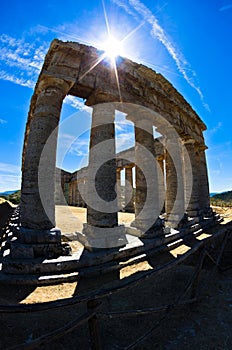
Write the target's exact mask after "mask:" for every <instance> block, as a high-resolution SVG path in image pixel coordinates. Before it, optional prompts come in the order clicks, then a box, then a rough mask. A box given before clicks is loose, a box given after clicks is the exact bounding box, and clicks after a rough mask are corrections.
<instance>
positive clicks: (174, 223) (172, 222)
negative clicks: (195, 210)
mask: <svg viewBox="0 0 232 350" xmlns="http://www.w3.org/2000/svg"><path fill="white" fill-rule="evenodd" d="M191 221H192V220H191V219H190V218H189V216H188V214H187V213H184V215H183V216H182V217H180V215H178V214H176V215H175V214H171V215H168V216H167V218H166V220H165V222H166V227H170V228H174V229H182V228H184V227H187V226H189V225H190V224H191Z"/></svg>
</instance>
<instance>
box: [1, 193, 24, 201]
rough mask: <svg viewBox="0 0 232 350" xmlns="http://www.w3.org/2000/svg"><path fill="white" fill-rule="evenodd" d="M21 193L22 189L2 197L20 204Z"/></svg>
mask: <svg viewBox="0 0 232 350" xmlns="http://www.w3.org/2000/svg"><path fill="white" fill-rule="evenodd" d="M20 195H21V191H20V190H19V191H16V192H14V193H12V194H8V195H7V196H1V197H2V198H5V199H6V200H8V201H9V202H11V203H13V204H19V202H20Z"/></svg>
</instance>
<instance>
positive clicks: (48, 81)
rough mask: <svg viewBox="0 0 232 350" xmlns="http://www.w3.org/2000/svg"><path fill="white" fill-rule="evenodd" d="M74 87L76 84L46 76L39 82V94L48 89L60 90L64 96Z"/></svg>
mask: <svg viewBox="0 0 232 350" xmlns="http://www.w3.org/2000/svg"><path fill="white" fill-rule="evenodd" d="M73 85H74V82H69V81H66V80H64V79H59V78H55V77H49V76H44V77H42V79H41V80H40V81H39V84H38V87H37V93H41V92H42V91H44V90H46V89H48V88H53V89H54V88H57V89H59V90H62V91H63V92H64V94H67V93H68V91H69V90H70V89H71V87H72V86H73Z"/></svg>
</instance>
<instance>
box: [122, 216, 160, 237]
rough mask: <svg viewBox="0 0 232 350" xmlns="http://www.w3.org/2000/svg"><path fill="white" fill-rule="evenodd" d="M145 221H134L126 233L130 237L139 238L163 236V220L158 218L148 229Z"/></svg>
mask: <svg viewBox="0 0 232 350" xmlns="http://www.w3.org/2000/svg"><path fill="white" fill-rule="evenodd" d="M148 227H149V224H148V221H147V220H136V219H135V220H134V221H133V222H132V223H131V227H129V228H127V232H128V233H129V234H131V235H132V236H137V237H141V238H155V237H159V236H163V235H164V220H163V219H161V218H160V217H159V218H157V220H156V222H155V223H154V224H153V225H152V226H151V227H150V228H148Z"/></svg>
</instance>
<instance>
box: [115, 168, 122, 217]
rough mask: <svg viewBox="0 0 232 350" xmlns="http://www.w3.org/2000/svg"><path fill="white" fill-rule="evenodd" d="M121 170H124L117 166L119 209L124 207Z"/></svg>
mask: <svg viewBox="0 0 232 350" xmlns="http://www.w3.org/2000/svg"><path fill="white" fill-rule="evenodd" d="M121 170H122V168H117V171H116V181H117V197H118V209H119V210H121V209H122V186H121Z"/></svg>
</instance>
